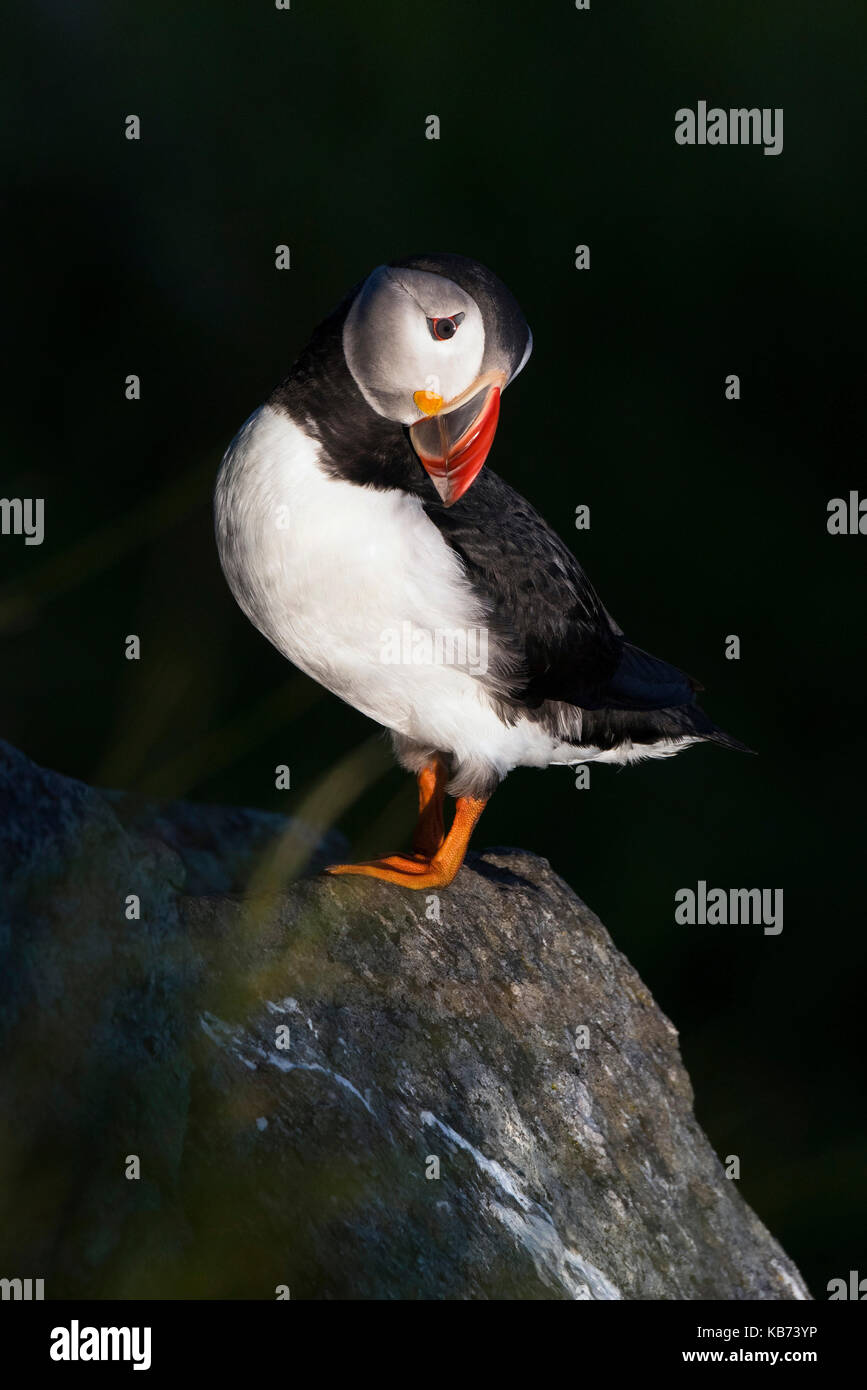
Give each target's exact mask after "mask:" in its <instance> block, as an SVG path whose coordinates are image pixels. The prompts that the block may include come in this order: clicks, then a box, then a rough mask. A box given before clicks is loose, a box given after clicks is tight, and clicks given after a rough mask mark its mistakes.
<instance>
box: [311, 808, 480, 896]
mask: <svg viewBox="0 0 867 1390" xmlns="http://www.w3.org/2000/svg"><path fill="white" fill-rule="evenodd" d="M486 805H487V802H485V801H477V800H476V799H475V797H472V796H459V797H458V800H457V805H456V806H455V818H454V820H453V821H452V827H451V829H450V831H449V833H448V835H446V837H445V839H444V840H443V842H442V844H441V845H440V847H439V849H438V850H436V852H435V853H434V854H432V855H431V856H430V858H423V857H422V856H420V855H419V856H418V857H417V858H415V859H410V858H409V857H408V856H407V855H405V854H390V855H388V856H387V858H385V859H371V860H368V862H367V863H366V864H335V865H334V867H333V868H331V869H328V870H327V872H328V873H329V874H364V875H365V876H366V877H367V878H382V879H385V881H386V883H399V884H401V885H402V887H404V888H419V889H424V888H447V887H448V885H449V884H450V883H451V881H452V879H453V878H454V877H455V875H456V874H457V871H458V869H459V868H460V867H461V865H462V864H463V862H464V855H465V854H466V852H467V846H468V845H469V843H470V836H471V835H472V833H473V830H474V829H475V826H476V822H477V821H478V819H479V816H480V815H481V814H482V812H483V811H484V809H485V806H486Z"/></svg>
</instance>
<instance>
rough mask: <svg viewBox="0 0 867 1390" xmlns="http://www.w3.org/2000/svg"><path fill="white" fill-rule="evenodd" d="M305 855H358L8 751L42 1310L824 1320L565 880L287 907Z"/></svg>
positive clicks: (11, 1054) (520, 866) (30, 1254)
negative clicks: (280, 852)
mask: <svg viewBox="0 0 867 1390" xmlns="http://www.w3.org/2000/svg"><path fill="white" fill-rule="evenodd" d="M305 835H306V842H307V848H308V851H313V850H316V851H317V853H318V858H317V857H316V856H315V855H314V859H313V866H314V867H315V866H316V864H317V863H319V862H321V860H322V858H323V857H328V856H329V855H333V854H334V853H335V844H334V842H331V843H325V844H318V845H317V844H316V837H315V836H313V835H312V834H311V832H309V831H307V832H305V831H304V829H303V827H299V826H297V825H294V826H293V825H291V824H289V823H287V822H286V821H284V820H283V819H282V818H280V817H272V816H267V815H265V814H264V813H262V812H256V811H244V810H231V809H227V808H215V807H210V806H194V805H191V804H188V803H181V804H164V805H153V804H149V803H143V804H137V803H135V802H134V801H133V800H132V799H131V798H129V797H127V796H124V795H123V794H120V793H101V792H98V791H95V790H93V789H92V788H88V787H86V786H83V785H82V784H80V783H77V782H74V781H72V780H71V779H68V778H64V777H61V776H59V775H58V774H56V773H51V772H46V771H44V770H42V769H40V768H37V767H35V765H34V764H33V763H31V762H29V760H27V759H26V758H24V757H23V755H21V754H20V753H17V752H15V750H13V749H11V748H9V747H8V746H7V745H0V885H2V887H0V979H2V984H0V1045H2V1058H3V1061H2V1065H0V1106H2V1113H3V1115H4V1116H5V1117H8V1118H9V1119H10V1120H11V1124H9V1125H8V1126H7V1127H6V1128H7V1131H8V1132H7V1134H6V1137H5V1138H4V1139H3V1141H2V1144H0V1165H2V1180H0V1194H2V1196H0V1202H2V1208H0V1233H2V1234H0V1258H2V1264H3V1266H4V1268H3V1270H2V1271H0V1272H2V1273H4V1274H6V1275H13V1274H14V1275H18V1276H20V1277H43V1278H45V1279H46V1294H47V1296H48V1297H70V1296H84V1297H97V1298H100V1297H133V1296H143V1297H156V1298H160V1297H199V1298H213V1297H222V1298H235V1297H242V1298H266V1299H273V1298H275V1297H276V1296H277V1294H276V1291H277V1290H278V1288H280V1287H281V1286H282V1287H285V1288H288V1289H289V1291H290V1293H291V1297H292V1298H293V1299H298V1298H301V1299H304V1298H311V1299H323V1298H325V1299H329V1298H330V1299H713V1298H723V1299H799V1298H808V1297H809V1293H808V1291H807V1290H806V1288H805V1286H804V1283H803V1280H802V1279H801V1277H800V1275H799V1273H798V1271H797V1269H796V1268H795V1266H794V1265H793V1264H792V1262H791V1260H789V1259H788V1257H787V1256H786V1255H785V1254H784V1252H783V1251H782V1250H781V1248H780V1247H779V1245H778V1244H777V1243H776V1242H775V1241H774V1240H773V1239H772V1237H771V1236H770V1235H769V1234H768V1232H767V1231H766V1230H765V1228H764V1227H763V1226H762V1224H761V1222H760V1221H759V1220H758V1219H757V1217H756V1216H755V1215H754V1214H753V1213H752V1212H751V1211H750V1209H749V1208H748V1207H747V1205H746V1204H745V1203H744V1201H743V1200H742V1199H741V1197H740V1195H739V1193H738V1190H737V1184H736V1182H734V1181H729V1180H727V1179H726V1177H725V1175H724V1172H723V1168H722V1165H721V1164H720V1162H719V1160H718V1158H717V1157H716V1155H715V1154H714V1153H713V1151H712V1149H711V1147H710V1145H709V1144H708V1141H707V1139H706V1137H705V1136H704V1134H703V1133H702V1131H701V1129H700V1128H699V1126H698V1125H697V1123H696V1121H695V1118H694V1116H693V1111H692V1103H693V1097H692V1091H691V1088H690V1084H689V1079H688V1077H687V1075H686V1072H685V1071H684V1068H683V1065H682V1062H681V1060H680V1056H679V1052H678V1047H677V1034H676V1031H675V1029H674V1027H673V1026H672V1024H671V1023H670V1022H669V1021H668V1020H667V1019H666V1018H665V1017H664V1016H663V1014H662V1013H661V1012H660V1010H659V1009H658V1008H657V1006H656V1004H655V1003H654V1001H653V999H652V998H651V996H650V994H649V993H648V991H647V989H646V988H645V986H644V985H643V984H642V983H641V981H640V979H639V978H638V976H637V975H636V973H635V971H634V970H633V969H632V967H631V966H630V965H629V963H628V961H626V959H625V958H624V957H623V956H622V955H621V954H620V952H619V951H617V950H616V948H615V947H614V945H613V944H612V942H611V939H610V938H609V936H608V933H607V932H606V931H605V928H604V927H603V926H602V924H601V922H600V921H599V920H598V918H597V917H595V916H594V914H593V913H592V912H591V911H590V910H589V909H588V908H587V907H586V906H585V905H584V904H583V903H582V902H581V901H580V899H579V898H577V897H576V895H575V894H574V893H573V892H572V890H571V889H570V888H569V887H568V886H567V885H566V884H565V883H564V882H563V881H562V880H561V879H560V878H558V877H557V876H556V875H555V874H554V873H553V872H552V871H551V869H550V867H549V866H548V864H547V863H546V862H545V861H544V860H542V859H538V858H536V857H534V856H532V855H529V854H524V853H521V852H519V851H516V850H506V849H504V850H488V851H486V852H485V853H483V854H481V855H470V856H469V857H468V861H467V864H466V866H465V867H464V869H463V870H462V871H461V873H460V875H459V876H458V879H457V880H456V882H455V883H454V884H453V885H452V887H451V888H449V889H447V890H443V891H442V892H440V893H439V894H438V895H435V896H433V895H425V894H421V893H411V892H409V891H406V890H403V889H397V888H395V887H393V886H390V885H387V884H384V883H379V882H376V881H375V880H370V879H360V878H339V879H331V878H326V877H318V878H307V879H302V880H299V881H296V882H293V883H291V884H290V885H288V886H287V885H285V884H284V885H280V884H275V883H274V882H273V881H270V882H269V879H268V864H269V863H270V864H271V868H272V874H273V866H274V865H275V864H279V863H280V862H281V860H280V858H279V856H277V857H275V855H274V843H275V840H276V841H277V842H278V843H279V844H281V845H282V844H285V842H286V838H287V836H289V837H292V836H294V837H295V839H296V841H297V840H298V839H299V837H300V839H301V840H302V841H303V840H304V837H305ZM263 864H264V865H265V870H264V871H263V868H262V866H263ZM251 885H252V892H251ZM245 891H246V896H244V893H245ZM132 893H135V894H138V895H139V896H140V899H141V905H142V912H141V919H140V920H139V921H128V920H127V919H126V917H125V915H124V903H125V901H126V898H127V896H128V895H129V894H132ZM584 1027H586V1029H587V1030H588V1035H587V1042H588V1045H587V1046H586V1047H585V1046H582V1045H581V1044H582V1042H583V1041H584V1038H583V1035H582V1034H581V1031H580V1030H581V1029H582V1028H584ZM131 1156H137V1157H138V1159H139V1161H140V1170H141V1176H140V1177H139V1178H138V1179H133V1180H130V1179H128V1178H127V1177H126V1176H125V1174H126V1172H127V1170H128V1167H129V1160H130V1158H131Z"/></svg>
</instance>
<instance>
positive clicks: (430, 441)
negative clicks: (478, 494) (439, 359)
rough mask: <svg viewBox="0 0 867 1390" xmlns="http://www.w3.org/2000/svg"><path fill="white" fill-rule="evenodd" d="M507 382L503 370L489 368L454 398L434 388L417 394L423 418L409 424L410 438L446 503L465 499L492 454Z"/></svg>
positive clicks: (448, 505)
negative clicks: (488, 370)
mask: <svg viewBox="0 0 867 1390" xmlns="http://www.w3.org/2000/svg"><path fill="white" fill-rule="evenodd" d="M504 383H505V375H504V373H502V372H487V373H486V374H485V375H484V376H480V377H479V378H478V379H477V380H476V381H474V382H473V384H472V386H471V387H470V388H469V390H467V391H464V392H462V394H461V395H460V396H456V397H455V398H454V400H452V401H448V402H443V400H442V397H441V396H437V395H435V394H434V393H433V392H430V391H417V392H416V393H415V397H414V399H415V403H416V405H417V406H418V408H419V410H422V411H424V413H425V418H424V419H422V420H417V421H416V422H415V424H414V425H411V426H410V430H409V437H410V440H411V442H412V446H413V448H414V449H415V451H416V453H417V454H418V456H419V458H420V459H421V462H422V464H423V466H424V468H425V469H426V471H427V472H428V474H429V475H430V478H431V480H432V481H433V485H434V487H435V488H436V490H437V492H438V493H439V495H440V497H441V498H442V500H443V503H444V505H445V506H446V507H451V506H452V505H453V504H454V503H455V502H457V501H458V499H459V498H460V497H463V495H464V493H465V492H466V491H467V488H468V487H469V486H470V485H471V483H472V482H473V481H474V480H475V478H476V477H477V476H478V473H479V470H480V469H481V467H482V465H483V463H484V462H485V459H486V458H487V457H488V453H489V451H490V448H491V445H492V444H493V442H494V435H495V434H496V432H497V421H498V419H499V415H500V391H501V389H502V387H503V385H504Z"/></svg>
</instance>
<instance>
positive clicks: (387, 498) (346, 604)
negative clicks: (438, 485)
mask: <svg viewBox="0 0 867 1390" xmlns="http://www.w3.org/2000/svg"><path fill="white" fill-rule="evenodd" d="M318 452H319V445H318V444H317V443H316V441H315V440H312V439H311V438H310V437H309V436H308V435H306V434H305V433H304V431H303V430H302V429H301V428H300V427H299V426H298V425H297V424H296V423H295V422H294V421H293V420H292V419H291V418H290V417H289V416H288V415H286V414H284V413H282V412H280V411H277V410H274V409H273V408H272V407H270V406H263V407H262V408H261V409H260V410H258V411H257V412H256V413H255V414H254V415H253V416H251V418H250V419H249V420H248V421H247V423H246V424H245V425H244V427H243V429H242V430H241V431H240V432H239V434H238V435H237V437H236V438H235V440H234V441H233V442H232V444H231V445H230V447H229V449H228V450H227V452H226V456H225V458H224V460H223V464H222V467H221V469H220V474H219V478H218V480H217V489H216V523H217V543H218V546H219V551H220V559H221V562H222V565H223V569H224V571H225V573H226V577H227V579H228V581H229V584H230V586H231V589H232V591H233V593H234V595H235V598H236V599H237V601H238V603H239V605H240V607H241V608H242V609H243V610H244V612H245V613H246V614H247V616H248V617H249V618H250V620H251V622H253V623H254V624H255V626H256V627H257V628H259V630H260V631H261V632H262V633H264V635H265V636H266V637H267V638H268V639H269V641H271V642H273V644H274V646H275V647H277V649H278V650H279V651H280V652H282V653H283V655H284V656H286V657H288V658H289V660H290V661H293V662H294V663H295V665H296V666H299V667H300V668H301V669H302V670H303V671H306V672H307V673H308V674H309V675H311V676H313V677H314V678H315V679H316V680H318V681H320V682H321V683H322V684H323V685H324V686H326V687H327V688H328V689H329V690H331V691H333V692H334V693H335V694H336V695H339V696H340V697H341V698H342V699H345V700H347V701H348V702H349V703H351V704H352V705H354V706H355V707H356V708H357V709H360V710H362V711H363V712H364V713H365V714H368V715H369V716H370V717H371V718H373V719H376V720H377V721H378V722H380V723H382V724H384V725H386V726H387V727H388V728H391V729H395V730H397V731H398V732H400V733H403V734H405V735H407V736H408V737H410V738H420V739H422V740H424V739H425V738H429V737H431V736H432V735H433V734H434V733H435V732H436V726H437V725H438V724H443V723H444V724H446V725H449V724H451V723H452V722H453V721H454V720H455V719H456V718H459V717H460V710H461V708H462V707H465V706H466V704H467V702H468V701H470V702H472V703H473V704H474V705H476V706H478V702H479V700H480V698H481V699H482V700H483V702H484V703H485V704H487V701H486V700H484V692H483V691H482V690H481V688H480V687H479V683H478V682H477V681H476V680H474V679H473V678H472V676H471V675H469V674H468V673H467V672H466V670H461V669H458V668H455V667H449V666H442V665H440V666H431V665H430V664H427V665H426V664H416V663H413V662H411V661H410V662H407V661H401V660H397V661H395V659H394V657H395V650H396V643H395V637H396V636H397V639H398V646H399V648H400V649H402V650H403V652H404V654H406V653H407V643H406V633H407V631H411V632H413V633H416V632H427V633H436V632H438V631H452V630H463V631H470V630H478V629H481V628H483V626H484V621H485V618H484V613H483V611H482V609H481V605H480V604H479V602H478V601H477V600H476V599H475V598H474V596H473V593H472V590H471V589H470V587H469V585H468V584H467V582H466V580H465V578H464V576H463V574H462V571H461V567H460V562H459V561H458V559H457V557H456V556H455V555H454V554H453V552H452V551H451V550H450V549H449V548H448V546H447V545H446V544H445V542H444V541H443V540H442V538H441V537H440V534H439V532H438V531H437V529H436V527H435V526H433V525H432V523H431V522H430V521H429V520H428V519H427V517H426V516H425V513H424V511H423V509H422V506H421V504H420V503H419V502H418V501H417V500H416V499H415V498H412V497H409V496H407V495H406V494H404V493H402V492H399V491H389V492H382V491H377V490H375V489H373V488H364V487H358V486H356V485H354V484H352V483H347V482H343V481H341V480H340V479H332V478H329V477H328V475H327V474H326V473H325V472H324V471H323V470H322V469H321V468H320V467H319V466H318V465H317V462H316V459H317V457H318ZM407 624H409V628H407V626H406V625H407ZM444 732H445V731H444Z"/></svg>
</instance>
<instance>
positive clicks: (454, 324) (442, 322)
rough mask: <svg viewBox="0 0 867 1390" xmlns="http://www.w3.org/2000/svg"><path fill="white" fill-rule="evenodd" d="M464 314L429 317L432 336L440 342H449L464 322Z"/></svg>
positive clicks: (428, 323)
mask: <svg viewBox="0 0 867 1390" xmlns="http://www.w3.org/2000/svg"><path fill="white" fill-rule="evenodd" d="M464 317H465V315H464V314H452V315H451V317H450V318H444V319H428V321H427V326H428V328H429V329H430V333H431V337H432V338H436V339H437V341H438V342H440V343H444V342H447V341H448V339H449V338H453V337H454V336H455V334H456V333H457V331H458V325H459V324H460V323H462V322H463V319H464Z"/></svg>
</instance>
